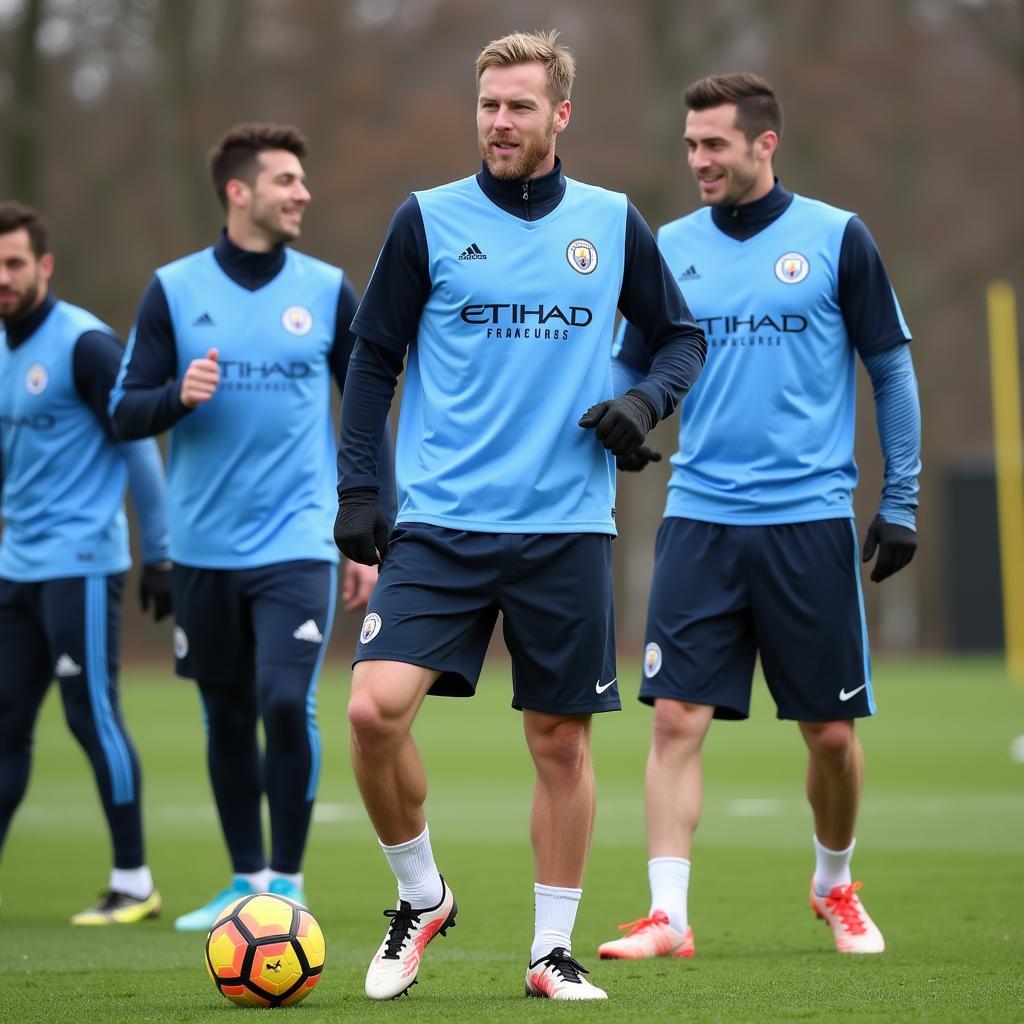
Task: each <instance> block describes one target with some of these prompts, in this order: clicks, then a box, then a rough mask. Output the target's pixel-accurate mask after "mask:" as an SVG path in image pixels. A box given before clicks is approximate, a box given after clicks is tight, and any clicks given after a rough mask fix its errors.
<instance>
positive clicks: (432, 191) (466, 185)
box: [399, 174, 483, 210]
mask: <svg viewBox="0 0 1024 1024" xmlns="http://www.w3.org/2000/svg"><path fill="white" fill-rule="evenodd" d="M482 194H483V193H482V192H481V191H480V185H479V184H478V183H477V180H476V175H475V174H470V175H469V176H467V177H465V178H458V179H457V180H455V181H446V182H445V183H444V184H443V185H435V186H434V187H433V188H421V189H417V190H416V191H415V192H413V193H411V194H410V196H409V199H412V200H413V201H415V202H417V203H420V204H423V203H432V202H434V201H437V200H444V199H447V198H448V197H450V196H470V197H475V196H478V195H482ZM408 202H409V200H408V199H407V200H406V201H405V203H403V204H402V205H403V206H406V205H407V204H408ZM401 209H402V207H401V206H400V207H399V210H401Z"/></svg>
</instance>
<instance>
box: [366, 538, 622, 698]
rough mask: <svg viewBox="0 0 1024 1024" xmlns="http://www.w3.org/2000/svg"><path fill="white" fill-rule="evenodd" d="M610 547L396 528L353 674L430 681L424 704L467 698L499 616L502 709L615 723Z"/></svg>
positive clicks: (585, 541) (604, 542) (595, 541)
mask: <svg viewBox="0 0 1024 1024" xmlns="http://www.w3.org/2000/svg"><path fill="white" fill-rule="evenodd" d="M611 562H612V553H611V537H609V536H608V535H607V534H602V533H527V534H523V533H478V532H475V531H474V532H468V531H463V530H449V529H445V528H444V527H441V526H430V525H426V524H423V523H401V524H399V525H398V526H396V527H395V529H394V531H393V533H392V534H391V541H390V545H389V548H388V554H387V558H385V560H384V565H383V566H382V567H381V571H380V578H379V579H378V581H377V586H376V587H375V588H374V591H373V596H372V597H371V598H370V603H369V606H368V608H367V615H366V618H365V619H364V621H363V629H362V632H361V633H360V635H359V642H358V643H357V644H356V653H355V658H354V662H359V661H402V662H407V663H409V664H413V665H422V666H423V667H425V668H431V669H436V670H437V671H439V672H440V673H441V675H440V677H439V678H438V679H437V681H436V682H435V683H434V685H433V686H432V687H431V689H430V692H431V693H432V694H435V695H438V696H444V697H471V696H472V695H473V693H474V691H475V689H476V684H477V680H478V678H479V675H480V668H481V666H482V665H483V660H484V655H485V654H486V653H487V645H488V643H489V642H490V639H491V633H492V632H493V630H494V624H495V621H496V620H497V617H498V612H499V611H500V612H501V614H502V618H503V622H502V630H503V633H504V637H505V644H506V645H507V647H508V650H509V653H510V654H511V655H512V706H513V707H514V708H517V709H519V710H522V709H524V708H526V709H528V710H530V711H542V712H548V713H550V714H560V715H581V714H590V713H592V712H597V711H618V710H619V708H620V707H621V705H620V703H619V688H618V684H617V682H616V681H615V628H614V609H613V600H612V565H611Z"/></svg>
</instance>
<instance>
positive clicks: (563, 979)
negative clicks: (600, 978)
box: [525, 946, 608, 1000]
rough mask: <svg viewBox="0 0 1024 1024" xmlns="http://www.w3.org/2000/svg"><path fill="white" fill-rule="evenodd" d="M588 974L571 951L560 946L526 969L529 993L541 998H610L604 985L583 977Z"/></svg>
mask: <svg viewBox="0 0 1024 1024" xmlns="http://www.w3.org/2000/svg"><path fill="white" fill-rule="evenodd" d="M587 973H588V971H587V969H586V968H585V967H584V966H583V965H582V964H581V963H578V962H577V961H576V960H573V958H572V957H571V956H570V955H569V953H568V951H567V950H565V949H563V948H562V947H561V946H556V947H555V948H554V949H553V950H551V952H550V953H548V955H547V956H542V957H541V958H540V959H539V960H534V962H533V963H532V964H530V966H529V967H528V968H527V969H526V992H525V994H526V995H528V996H531V997H534V998H537V999H576V1000H579V999H607V998H608V993H607V992H605V990H604V989H603V988H598V987H597V986H596V985H591V984H590V982H589V981H587V979H586V978H584V977H582V975H584V974H587Z"/></svg>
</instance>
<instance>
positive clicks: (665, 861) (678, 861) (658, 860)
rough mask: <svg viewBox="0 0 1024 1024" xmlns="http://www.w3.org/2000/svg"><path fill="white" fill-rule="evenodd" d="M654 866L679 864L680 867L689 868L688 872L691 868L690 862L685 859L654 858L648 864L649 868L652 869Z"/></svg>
mask: <svg viewBox="0 0 1024 1024" xmlns="http://www.w3.org/2000/svg"><path fill="white" fill-rule="evenodd" d="M652 864H677V865H678V866H679V867H685V868H687V870H689V868H690V862H689V861H688V860H687V859H686V858H685V857H652V858H651V859H650V860H649V861H648V862H647V866H648V867H651V865H652Z"/></svg>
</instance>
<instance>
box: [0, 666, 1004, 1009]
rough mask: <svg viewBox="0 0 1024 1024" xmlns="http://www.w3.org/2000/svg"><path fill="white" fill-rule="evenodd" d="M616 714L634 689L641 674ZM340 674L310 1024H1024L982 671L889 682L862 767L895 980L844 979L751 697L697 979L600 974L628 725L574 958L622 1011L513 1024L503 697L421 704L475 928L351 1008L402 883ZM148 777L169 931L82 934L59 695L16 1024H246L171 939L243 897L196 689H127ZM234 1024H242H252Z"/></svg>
mask: <svg viewBox="0 0 1024 1024" xmlns="http://www.w3.org/2000/svg"><path fill="white" fill-rule="evenodd" d="M622 678H623V679H624V680H628V682H627V683H626V685H625V686H624V689H626V690H627V691H630V692H632V691H633V690H634V688H635V685H636V684H635V679H636V672H635V671H631V670H627V671H624V672H623V676H622ZM346 680H347V674H346V673H342V672H341V671H336V672H332V673H329V674H328V675H327V676H325V678H324V680H323V681H322V684H321V697H320V708H321V724H322V731H323V734H324V772H323V779H322V785H321V794H320V808H319V820H318V822H317V823H316V824H315V826H314V831H313V836H312V841H311V845H310V849H309V855H308V859H307V864H306V876H307V895H308V897H309V900H310V902H311V904H312V907H313V909H314V911H315V912H316V914H317V915H318V917H319V919H320V921H321V923H322V925H323V928H324V932H325V934H326V936H327V943H328V958H327V966H326V970H325V973H324V976H323V979H322V981H321V982H320V984H319V986H318V987H317V989H316V990H315V991H314V992H313V994H312V995H311V996H310V997H309V999H308V1000H307V1001H306V1002H305V1003H303V1004H302V1005H301V1006H299V1007H296V1008H294V1009H290V1010H284V1011H276V1012H277V1013H287V1014H292V1015H294V1017H295V1019H296V1020H297V1021H304V1022H310V1024H311V1022H314V1021H332V1022H337V1021H357V1020H358V1021H362V1020H381V1021H392V1020H409V1021H445V1022H452V1021H467V1022H469V1021H534V1020H549V1019H554V1018H557V1017H560V1015H564V1014H570V1015H572V1016H573V1017H574V1018H579V1019H584V1020H588V1021H615V1022H617V1024H622V1022H624V1021H645V1020H665V1021H669V1020H673V1021H688V1022H689V1021H795V1020H811V1021H818V1020H841V1021H910V1020H920V1021H943V1022H944V1021H967V1020H970V1021H980V1020H989V1021H1000V1022H1001V1021H1011V1020H1024V981H1022V977H1024V926H1022V924H1021V921H1022V915H1024V765H1022V764H1015V763H1013V762H1012V761H1011V759H1010V756H1009V746H1010V742H1011V740H1012V738H1013V737H1014V736H1016V735H1018V734H1020V733H1024V690H1019V689H1018V690H1013V689H1011V688H1010V687H1009V686H1008V684H1007V683H1006V682H1005V681H1004V679H1003V678H1002V675H1001V673H1000V671H999V669H998V666H997V665H996V664H995V663H994V662H991V661H984V660H942V661H940V660H934V661H916V662H906V663H904V662H893V661H889V662H885V663H883V664H881V665H878V666H876V693H877V697H878V702H879V705H880V710H881V713H880V714H879V716H878V718H877V719H875V720H874V721H871V722H869V723H866V724H865V725H864V727H863V729H862V737H863V742H864V746H865V750H866V753H867V760H868V779H867V789H866V798H865V803H864V808H863V813H862V817H861V823H860V826H859V828H858V837H859V846H858V852H857V857H856V862H855V868H856V874H857V876H858V877H860V878H862V879H863V880H864V882H865V890H864V895H865V900H866V902H867V903H868V905H869V907H870V909H871V911H872V913H873V915H874V916H875V918H876V920H877V921H878V923H879V924H880V925H881V927H882V929H883V930H884V932H885V935H886V940H887V943H888V947H889V949H888V952H886V953H885V954H884V956H881V957H865V958H852V957H840V956H838V955H836V954H835V953H834V952H832V951H831V943H830V938H829V935H828V932H827V931H826V929H825V928H824V926H823V925H821V924H820V923H817V922H815V920H814V918H813V916H812V914H811V912H810V911H809V909H808V908H807V906H806V890H807V881H808V877H809V874H810V868H811V858H810V851H809V847H810V835H811V825H810V818H809V814H808V811H807V809H806V807H805V805H804V801H803V797H802V781H801V780H802V769H803V757H802V754H801V747H800V741H799V738H798V735H797V733H796V729H795V727H794V726H793V725H791V724H785V723H779V722H777V721H775V719H774V717H773V715H772V711H771V707H770V704H769V701H768V699H767V697H766V696H765V694H764V692H763V687H761V688H759V693H758V696H757V699H756V701H755V712H754V718H753V720H752V721H750V722H748V723H745V724H733V723H722V724H719V725H716V726H715V728H714V729H713V730H712V732H711V736H710V738H709V740H708V745H707V747H706V755H707V756H706V760H705V769H706V780H707V788H706V800H705V810H704V821H703V823H702V825H701V829H700V832H699V833H698V841H697V849H696V854H695V857H696V859H695V865H694V874H693V888H692V891H691V900H690V909H691V920H692V921H693V923H694V927H695V931H696V934H697V943H698V957H697V960H696V961H695V962H693V963H664V962H653V963H652V962H648V963H640V964H628V963H622V964H620V963H601V962H600V961H598V960H596V959H595V957H594V949H595V947H596V946H597V944H598V943H599V942H601V941H603V940H605V939H607V938H610V937H612V936H613V935H614V934H615V925H616V924H617V923H618V922H621V921H628V920H630V919H632V918H634V917H637V916H639V915H640V914H641V913H643V912H644V911H645V910H646V909H647V903H646V899H647V885H646V870H645V860H646V857H645V852H644V841H643V817H642V815H643V804H642V796H641V779H642V771H643V762H644V757H645V754H646V748H647V732H648V728H649V712H648V710H647V709H645V708H643V707H641V706H639V705H638V704H636V702H635V701H633V700H632V699H630V700H628V701H627V707H626V709H625V711H624V712H623V713H622V714H620V715H606V716H603V717H601V718H600V719H599V720H598V721H597V722H596V724H595V760H596V764H597V770H598V782H599V809H598V825H597V830H596V835H595V840H594V849H593V853H592V856H591V859H590V865H589V868H588V874H587V879H586V882H585V894H584V900H583V904H582V907H581V910H580V915H579V918H578V921H577V926H576V931H575V936H574V938H575V952H576V954H577V955H578V956H579V957H581V958H582V959H583V960H584V962H585V963H587V964H588V965H589V966H591V967H592V968H593V974H592V977H593V980H594V981H595V982H597V983H598V984H600V985H602V986H603V987H606V988H607V989H608V991H609V993H610V996H611V1000H610V1001H609V1002H608V1003H603V1004H589V1005H586V1006H577V1007H574V1008H572V1009H564V1008H557V1007H554V1006H553V1005H552V1004H550V1003H547V1002H540V1001H535V1000H524V999H523V998H522V996H521V991H522V988H521V986H522V975H523V969H524V966H525V957H526V952H527V947H528V943H529V939H530V934H531V928H532V890H531V884H532V871H531V858H530V850H529V845H528V842H527V813H528V807H529V795H530V770H529V764H528V759H527V756H526V753H525V750H524V748H523V744H522V737H521V732H520V728H521V727H520V722H519V716H518V715H517V714H516V713H515V712H513V711H511V710H510V709H509V708H508V701H509V684H508V681H507V670H506V669H505V668H504V667H503V666H502V665H500V664H498V665H495V666H493V668H492V670H491V671H490V672H489V674H488V675H487V677H486V678H485V680H484V682H483V683H482V686H481V693H480V696H479V697H477V698H476V699H475V700H473V701H452V700H432V701H428V703H427V706H426V707H425V709H424V711H423V713H422V715H421V717H420V721H419V723H418V725H417V736H418V739H419V741H420V744H421V748H422V750H423V753H424V758H425V760H426V763H427V768H428V771H429V774H430V779H431V793H430V798H429V801H428V815H429V820H430V823H431V832H432V835H433V838H434V848H435V853H436V855H437V859H438V862H439V864H440V865H441V868H442V870H443V871H444V872H445V873H446V874H447V876H448V877H449V879H450V880H451V882H452V883H453V886H454V888H455V890H456V892H457V894H458V898H459V904H460V907H461V913H460V917H459V924H458V927H457V928H456V929H455V930H454V931H452V932H450V933H449V935H448V936H447V938H444V939H439V940H438V941H437V942H436V943H435V944H434V945H432V946H431V949H430V953H429V955H428V958H427V961H426V966H425V967H424V969H423V972H422V976H421V977H422V981H421V983H420V984H419V985H417V986H416V987H415V988H414V989H413V990H412V994H411V997H410V998H408V999H402V1000H400V1001H398V1002H395V1003H387V1004H372V1003H370V1002H368V1001H367V1000H366V999H365V998H364V997H363V996H362V979H363V973H364V971H365V965H366V962H367V958H368V957H369V955H370V954H371V953H372V951H373V950H374V948H375V947H376V945H377V943H378V942H379V941H380V938H381V936H382V935H383V932H384V927H385V925H386V922H385V919H384V918H383V917H382V916H381V911H382V910H383V908H384V906H385V905H386V904H387V903H388V902H389V901H390V899H391V898H392V891H393V890H392V882H391V880H390V877H389V874H388V872H387V869H386V866H385V864H384V861H383V858H382V857H381V856H380V853H379V852H378V850H377V849H376V843H375V840H374V836H373V834H372V831H371V830H370V828H369V826H368V824H367V822H366V820H365V818H364V815H363V812H362V809H361V806H360V804H359V800H358V796H357V794H356V792H355V788H354V786H353V784H352V780H351V777H350V773H349V769H348V763H347V755H346V741H345V728H344V715H343V707H344V691H345V687H346ZM124 689H125V697H124V700H125V705H126V709H127V714H128V719H129V722H130V725H131V728H132V731H133V733H134V735H135V738H136V741H137V743H138V746H139V749H140V750H141V753H142V758H143V765H144V770H145V773H146V778H145V799H146V809H147V824H148V840H149V850H150V862H151V864H152V866H153V870H154V873H155V875H156V878H157V881H158V884H159V886H160V888H161V890H162V892H163V895H164V900H165V910H164V915H163V917H162V918H161V920H160V921H159V922H151V923H146V924H143V925H139V926H135V927H131V928H118V929H99V930H84V929H73V928H71V927H70V926H68V925H67V923H66V921H67V918H68V916H69V914H70V913H72V912H73V911H75V910H78V909H81V907H83V906H84V905H86V904H87V903H89V902H91V901H92V899H93V897H94V895H95V892H96V891H97V890H98V889H99V888H101V887H102V886H103V884H104V882H105V880H106V873H107V869H108V863H107V857H108V852H107V844H106V838H105V835H104V831H103V828H102V826H101V823H100V817H99V813H98V807H97V801H96V797H95V794H94V792H93V787H92V780H91V776H90V774H89V772H88V770H87V768H86V765H85V761H84V759H83V757H82V754H81V753H80V751H79V750H78V748H77V747H76V746H75V744H74V743H73V741H72V740H71V739H70V737H69V734H68V733H67V731H66V728H65V727H64V723H63V720H62V716H61V712H60V707H59V703H58V702H57V701H56V700H55V699H54V694H51V695H50V698H49V699H48V701H47V704H46V707H45V710H44V714H43V717H42V720H41V721H40V726H39V730H38V735H37V744H36V766H35V772H34V775H33V779H32V784H31V789H30V791H29V795H28V797H27V799H26V801H25V803H24V805H23V806H22V808H21V809H20V811H19V814H18V817H17V818H16V819H15V822H14V825H13V828H12V831H11V835H10V837H9V840H8V846H7V849H6V851H5V855H4V860H3V864H2V867H0V893H2V903H0V1021H3V1022H7V1021H12V1022H14V1021H17V1022H19V1024H20V1022H22V1021H45V1022H56V1021H75V1022H82V1024H87V1022H92V1021H223V1022H225V1024H229V1022H230V1021H232V1020H235V1019H236V1016H235V1015H236V1014H239V1013H242V1012H249V1013H253V1012H255V1013H258V1012H260V1011H241V1010H237V1009H235V1008H233V1007H231V1006H230V1005H229V1004H228V1003H227V1002H226V1001H225V1000H223V999H222V998H221V997H220V996H219V995H217V993H216V992H215V991H214V989H213V987H212V986H211V984H210V982H209V981H208V979H207V978H206V975H205V971H204V970H203V967H202V960H201V951H202V938H201V937H198V936H194V935H193V936H189V935H178V934H175V933H174V932H173V931H171V928H170V922H171V921H172V920H173V918H174V917H175V916H176V915H177V914H180V913H182V912H184V911H186V910H189V909H192V907H193V906H194V905H196V904H197V903H199V902H201V901H203V900H205V899H206V898H207V897H208V896H209V895H210V894H211V893H212V892H213V891H214V890H215V889H217V888H219V887H220V886H222V885H223V884H224V883H225V882H226V879H227V872H228V867H227V863H226V860H225V856H224V853H223V850H222V846H221V843H220V840H219V838H218V833H217V827H216V824H215V821H214V817H213V812H212V808H211V803H210V798H209V794H208V788H207V783H206V779H205V771H204V765H203V754H202V738H201V727H200V722H199V708H198V702H197V699H196V696H195V693H194V691H193V689H192V688H191V686H190V685H188V684H184V683H179V682H176V681H173V680H172V679H170V678H169V677H168V676H167V675H166V674H164V673H161V672H154V671H147V672H143V671H139V670H133V671H130V672H128V673H126V680H125V687H124ZM239 1019H240V1018H239Z"/></svg>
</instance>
